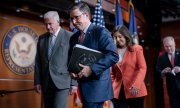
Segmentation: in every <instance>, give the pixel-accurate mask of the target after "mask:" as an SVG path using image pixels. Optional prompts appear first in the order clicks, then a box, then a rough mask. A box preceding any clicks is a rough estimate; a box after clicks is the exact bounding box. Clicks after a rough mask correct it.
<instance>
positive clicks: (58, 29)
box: [53, 27, 61, 37]
mask: <svg viewBox="0 0 180 108" xmlns="http://www.w3.org/2000/svg"><path fill="white" fill-rule="evenodd" d="M60 29H61V28H60V27H59V28H58V30H57V31H56V33H55V34H53V35H54V36H55V37H57V35H58V33H59V31H60Z"/></svg>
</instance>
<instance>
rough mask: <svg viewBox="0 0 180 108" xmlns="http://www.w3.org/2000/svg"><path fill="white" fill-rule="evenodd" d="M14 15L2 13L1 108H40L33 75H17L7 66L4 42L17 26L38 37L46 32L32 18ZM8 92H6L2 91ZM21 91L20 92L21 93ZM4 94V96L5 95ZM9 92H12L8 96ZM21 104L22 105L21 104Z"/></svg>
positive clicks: (0, 20) (0, 58) (0, 31)
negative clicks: (34, 89) (34, 33)
mask: <svg viewBox="0 0 180 108" xmlns="http://www.w3.org/2000/svg"><path fill="white" fill-rule="evenodd" d="M12 14H14V13H8V14H5V13H3V12H1V13H0V41H1V47H0V50H1V52H0V61H1V62H0V91H1V94H2V95H1V96H0V107H1V108H40V106H41V104H40V103H41V101H40V98H41V96H40V95H37V94H36V93H35V92H34V91H33V77H34V76H33V73H29V74H24V75H21V74H16V73H14V72H13V71H12V70H11V69H10V68H8V66H7V65H6V63H5V61H4V58H3V54H2V52H3V48H2V46H3V41H4V37H5V35H6V33H7V32H8V31H9V30H10V29H11V28H13V27H14V26H17V25H24V26H28V27H29V28H31V29H32V30H33V31H34V32H36V33H37V35H39V34H41V33H42V32H44V31H45V28H44V26H43V24H42V23H41V22H39V21H36V20H31V17H30V18H29V19H28V18H23V16H19V15H18V14H19V13H17V16H16V15H15V14H14V15H12ZM2 90H6V91H2ZM19 90H20V91H19ZM3 92H4V94H3ZM7 92H10V93H8V94H6V93H7ZM19 103H20V104H19Z"/></svg>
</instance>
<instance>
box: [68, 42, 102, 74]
mask: <svg viewBox="0 0 180 108" xmlns="http://www.w3.org/2000/svg"><path fill="white" fill-rule="evenodd" d="M101 56H102V53H101V52H100V51H97V50H94V49H90V48H87V47H85V46H82V45H79V44H76V45H75V46H74V48H73V51H72V55H71V58H70V61H69V64H68V71H69V72H73V73H79V72H80V71H81V67H80V66H79V64H83V65H87V66H90V65H91V64H93V63H96V62H97V61H98V60H99V59H100V58H101Z"/></svg>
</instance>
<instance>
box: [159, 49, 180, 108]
mask: <svg viewBox="0 0 180 108" xmlns="http://www.w3.org/2000/svg"><path fill="white" fill-rule="evenodd" d="M174 66H180V49H176V50H175V58H174ZM166 67H170V68H173V66H172V65H171V62H170V60H169V58H168V53H167V52H164V53H163V54H162V55H161V56H159V57H158V60H157V65H156V70H157V72H158V74H159V75H160V74H161V71H162V70H163V69H165V68H166ZM165 76H166V84H167V91H168V95H169V98H170V105H171V108H180V73H176V76H174V75H173V74H171V73H167V74H166V75H165Z"/></svg>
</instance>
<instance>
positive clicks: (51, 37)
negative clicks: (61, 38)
mask: <svg viewBox="0 0 180 108" xmlns="http://www.w3.org/2000/svg"><path fill="white" fill-rule="evenodd" d="M55 40H56V37H55V36H54V35H51V36H50V37H49V48H48V58H50V56H51V54H52V50H53V46H54V44H55Z"/></svg>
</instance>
